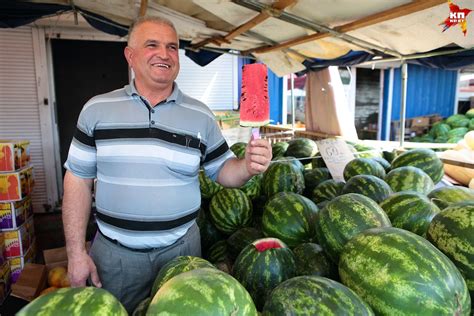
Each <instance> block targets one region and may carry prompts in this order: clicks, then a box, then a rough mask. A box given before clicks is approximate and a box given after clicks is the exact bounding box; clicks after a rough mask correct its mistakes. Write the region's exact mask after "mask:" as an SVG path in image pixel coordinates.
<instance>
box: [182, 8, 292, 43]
mask: <svg viewBox="0 0 474 316" xmlns="http://www.w3.org/2000/svg"><path fill="white" fill-rule="evenodd" d="M296 1H297V0H279V1H277V2H275V3H274V4H273V5H272V9H275V10H284V9H285V8H286V7H288V6H290V5H292V4H294V3H296ZM269 17H271V15H270V13H269V12H267V11H264V12H261V13H260V14H259V15H257V16H256V17H254V18H253V19H251V20H250V21H247V22H246V23H244V24H242V25H240V26H238V27H237V28H235V29H233V30H232V31H230V32H229V33H227V35H225V36H216V37H213V38H208V39H205V40H203V41H201V42H199V43H196V44H194V45H192V46H191V47H192V48H194V49H197V48H200V47H203V46H205V45H207V44H210V43H216V42H224V43H230V41H232V40H233V39H234V38H236V37H237V36H239V35H240V34H242V33H245V32H247V31H248V30H250V29H252V28H254V27H255V26H257V25H258V24H260V23H262V22H263V21H265V20H266V19H268V18H269ZM219 46H220V45H219Z"/></svg>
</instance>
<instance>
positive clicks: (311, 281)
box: [262, 276, 374, 316]
mask: <svg viewBox="0 0 474 316" xmlns="http://www.w3.org/2000/svg"><path fill="white" fill-rule="evenodd" d="M262 315H263V316H277V315H278V316H279V315H292V316H306V315H328V316H329V315H335V316H336V315H354V316H356V315H360V316H362V315H374V312H373V311H372V309H371V308H370V306H369V305H367V303H365V302H364V301H363V300H362V299H361V298H360V297H359V296H357V294H356V293H354V291H352V290H351V289H349V288H347V287H346V286H344V285H342V284H341V283H339V282H336V281H333V280H330V279H327V278H324V277H318V276H299V277H295V278H292V279H289V280H286V281H285V282H283V283H281V284H280V285H278V286H277V287H276V288H275V290H273V292H272V294H271V296H270V298H269V299H268V301H267V302H266V303H265V306H264V307H263V312H262Z"/></svg>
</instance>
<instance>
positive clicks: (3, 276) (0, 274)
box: [0, 262, 11, 304]
mask: <svg viewBox="0 0 474 316" xmlns="http://www.w3.org/2000/svg"><path fill="white" fill-rule="evenodd" d="M10 290H11V273H10V266H9V265H8V262H5V263H4V264H3V265H2V266H1V267H0V304H2V303H3V301H4V300H5V298H6V297H7V296H8V294H10Z"/></svg>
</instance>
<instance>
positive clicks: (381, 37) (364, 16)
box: [29, 0, 474, 76]
mask: <svg viewBox="0 0 474 316" xmlns="http://www.w3.org/2000/svg"><path fill="white" fill-rule="evenodd" d="M29 2H37V3H55V4H63V5H71V4H73V5H74V6H75V7H77V8H81V9H83V10H87V11H89V12H92V13H95V14H98V15H100V16H103V17H106V18H108V19H110V20H112V21H115V22H117V23H120V24H122V25H130V24H131V23H132V21H133V20H134V19H135V18H137V17H138V16H139V14H140V12H142V13H145V14H146V15H156V16H163V17H166V18H168V19H170V20H171V21H172V22H173V23H174V24H175V26H176V28H177V30H178V33H179V35H180V38H181V39H185V40H190V41H191V42H192V43H193V44H198V43H201V42H202V41H204V40H208V42H207V43H206V44H205V47H207V48H214V49H216V48H217V49H232V50H235V51H239V52H246V53H250V54H251V55H253V56H254V57H255V58H257V59H258V60H260V61H262V62H264V63H266V64H267V65H268V66H269V67H270V69H271V70H272V71H273V72H275V73H276V74H277V75H279V76H283V75H286V74H289V73H294V72H299V71H301V70H304V69H305V66H304V65H303V62H304V60H305V59H309V60H310V59H312V58H319V59H334V58H338V57H340V56H343V55H345V54H347V53H348V52H350V51H351V50H353V51H354V50H355V51H361V50H362V51H364V50H365V51H370V52H374V53H379V54H380V51H385V53H388V54H389V55H396V56H398V57H401V55H409V54H416V53H424V52H428V51H432V50H434V49H437V48H441V47H447V46H448V47H449V46H459V47H463V48H473V47H474V13H473V14H469V15H468V16H467V18H466V20H467V34H466V35H464V34H463V32H462V30H461V28H460V25H454V26H452V27H451V28H449V29H447V30H446V31H445V32H443V25H440V24H441V23H442V22H443V21H444V20H445V19H446V18H448V17H449V15H450V8H449V5H448V1H444V0H413V1H409V0H390V1H388V0H317V1H316V0H261V1H256V0H233V1H231V0H192V1H191V0H94V1H90V0H73V1H71V0H30V1H29ZM453 3H454V4H456V5H458V6H459V7H460V8H468V9H472V10H474V1H473V0H456V1H454V2H453ZM249 6H253V8H252V9H251V8H249ZM256 6H260V9H259V10H257V9H255V7H256ZM278 6H280V7H283V8H284V10H282V11H280V10H277V9H275V8H278ZM420 8H421V9H420ZM262 12H263V14H267V16H266V18H262V19H260V20H259V21H258V23H255V25H252V26H253V27H248V28H246V29H245V32H238V35H237V36H235V37H234V36H232V38H231V39H230V40H224V41H219V37H220V38H222V37H226V36H227V35H229V32H231V31H233V30H236V28H238V27H240V26H242V25H243V24H245V23H246V22H248V21H251V20H252V19H256V18H257V17H261V15H262ZM282 13H283V14H282ZM283 15H289V16H290V17H291V18H292V19H293V20H295V19H296V20H297V21H299V22H300V23H295V22H294V21H293V22H291V23H290V22H288V21H287V20H284V19H283V18H284V16H283ZM374 15H376V16H375V18H374ZM364 22H370V23H366V24H367V25H366V24H364ZM301 23H303V24H301ZM313 24H314V25H313ZM302 25H303V26H302ZM309 25H313V26H311V27H310V26H309ZM321 26H322V27H325V28H328V29H329V30H331V31H337V32H339V33H338V34H336V33H333V34H331V35H327V34H326V36H324V29H323V30H321V28H320V27H321ZM318 27H319V28H318ZM318 32H319V33H318ZM318 34H319V35H323V36H318V38H317V39H313V40H306V41H304V40H301V39H302V38H304V37H305V36H308V35H318ZM341 34H342V35H341ZM343 37H346V38H343ZM210 39H214V40H213V41H210ZM298 39H299V40H301V41H296V40H298ZM289 42H290V43H291V45H290V44H289ZM282 44H284V46H283V47H281V46H278V45H282ZM286 44H288V45H286ZM266 46H267V47H266ZM272 46H273V47H274V49H273V50H272ZM275 46H276V47H275Z"/></svg>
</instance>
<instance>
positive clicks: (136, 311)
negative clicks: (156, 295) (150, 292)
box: [132, 297, 151, 316]
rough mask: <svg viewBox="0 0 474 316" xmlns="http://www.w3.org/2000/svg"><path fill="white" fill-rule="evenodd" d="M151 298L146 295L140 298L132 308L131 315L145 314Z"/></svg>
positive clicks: (144, 315)
mask: <svg viewBox="0 0 474 316" xmlns="http://www.w3.org/2000/svg"><path fill="white" fill-rule="evenodd" d="M150 302H151V298H150V297H147V298H145V299H144V300H142V301H141V302H140V303H139V304H138V305H137V307H135V309H134V310H133V313H132V316H146V312H147V310H148V306H150Z"/></svg>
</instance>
